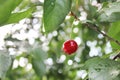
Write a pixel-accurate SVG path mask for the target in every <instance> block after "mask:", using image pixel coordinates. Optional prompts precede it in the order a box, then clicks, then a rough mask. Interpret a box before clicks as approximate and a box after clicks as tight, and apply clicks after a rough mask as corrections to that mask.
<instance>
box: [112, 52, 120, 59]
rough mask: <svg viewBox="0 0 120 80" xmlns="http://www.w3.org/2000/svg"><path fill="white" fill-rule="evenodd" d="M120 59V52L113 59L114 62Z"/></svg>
mask: <svg viewBox="0 0 120 80" xmlns="http://www.w3.org/2000/svg"><path fill="white" fill-rule="evenodd" d="M117 58H120V52H119V53H118V54H117V55H116V56H115V57H114V58H113V60H115V59H117Z"/></svg>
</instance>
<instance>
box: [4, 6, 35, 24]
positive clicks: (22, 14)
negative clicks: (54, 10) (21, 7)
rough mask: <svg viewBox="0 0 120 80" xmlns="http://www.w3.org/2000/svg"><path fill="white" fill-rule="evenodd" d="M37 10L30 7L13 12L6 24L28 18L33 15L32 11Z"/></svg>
mask: <svg viewBox="0 0 120 80" xmlns="http://www.w3.org/2000/svg"><path fill="white" fill-rule="evenodd" d="M34 10H35V8H29V9H28V10H26V11H24V12H19V13H13V14H11V15H10V17H9V18H8V20H7V21H6V22H5V24H10V23H17V22H19V21H20V20H21V19H24V18H28V17H30V16H32V12H33V11H34Z"/></svg>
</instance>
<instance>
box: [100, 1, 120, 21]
mask: <svg viewBox="0 0 120 80" xmlns="http://www.w3.org/2000/svg"><path fill="white" fill-rule="evenodd" d="M119 8H120V2H114V3H110V4H108V7H105V8H103V9H102V10H101V11H100V15H99V17H98V20H99V21H100V22H115V21H118V20H120V16H119V15H120V9H119Z"/></svg>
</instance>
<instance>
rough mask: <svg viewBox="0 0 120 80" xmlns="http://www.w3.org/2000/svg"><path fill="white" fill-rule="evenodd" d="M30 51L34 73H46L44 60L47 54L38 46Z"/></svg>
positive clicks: (39, 74)
mask: <svg viewBox="0 0 120 80" xmlns="http://www.w3.org/2000/svg"><path fill="white" fill-rule="evenodd" d="M31 53H32V65H33V69H34V70H35V72H36V74H37V75H38V76H40V77H42V76H43V75H44V74H45V73H46V66H45V64H44V60H45V59H46V58H47V54H46V53H45V52H44V51H43V50H42V49H40V47H39V48H34V49H33V51H32V52H31Z"/></svg>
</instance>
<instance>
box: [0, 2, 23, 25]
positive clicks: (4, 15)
mask: <svg viewBox="0 0 120 80" xmlns="http://www.w3.org/2000/svg"><path fill="white" fill-rule="evenodd" d="M21 1H22V0H15V1H14V0H6V1H4V2H3V0H0V2H2V3H3V4H1V5H0V25H1V24H3V23H4V22H5V21H6V20H7V19H8V18H9V16H10V15H11V12H12V11H13V10H14V9H15V8H16V7H17V6H18V5H19V4H20V2H21Z"/></svg>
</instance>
